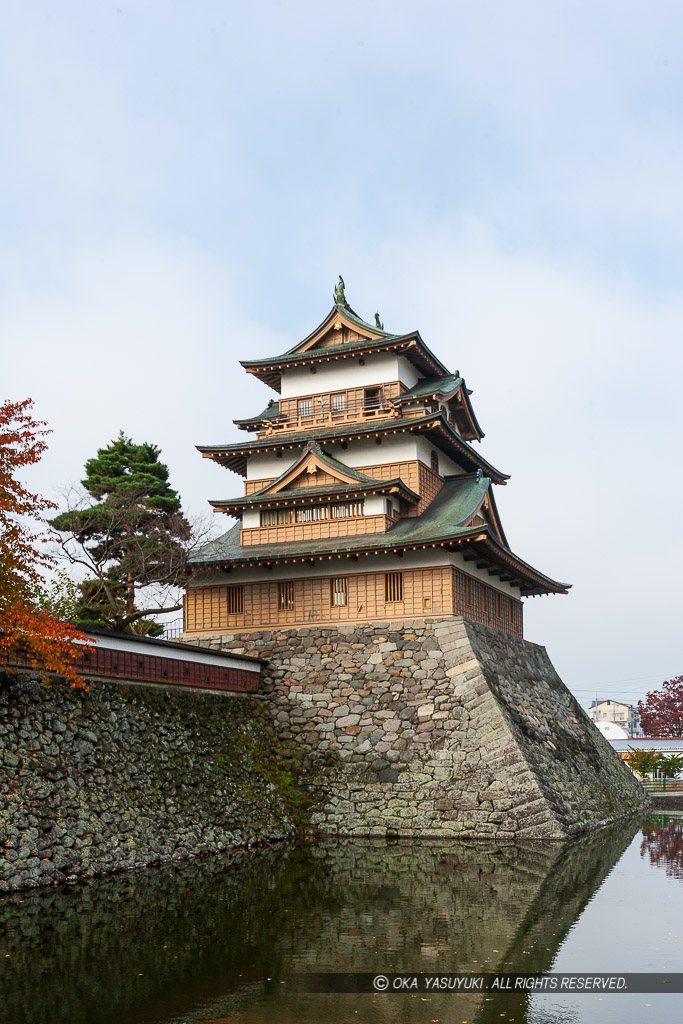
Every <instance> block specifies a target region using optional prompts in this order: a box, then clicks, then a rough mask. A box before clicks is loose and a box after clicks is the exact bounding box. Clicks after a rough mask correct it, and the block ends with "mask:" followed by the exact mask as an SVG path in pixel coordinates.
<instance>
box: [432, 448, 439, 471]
mask: <svg viewBox="0 0 683 1024" xmlns="http://www.w3.org/2000/svg"><path fill="white" fill-rule="evenodd" d="M432 471H433V472H434V473H438V472H439V456H438V454H437V453H436V452H432Z"/></svg>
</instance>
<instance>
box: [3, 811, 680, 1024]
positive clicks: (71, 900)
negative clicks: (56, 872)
mask: <svg viewBox="0 0 683 1024" xmlns="http://www.w3.org/2000/svg"><path fill="white" fill-rule="evenodd" d="M551 969H552V970H556V971H590V972H600V971H615V972H620V973H621V972H626V971H629V972H630V971H633V972H638V971H655V972H661V971H671V970H676V971H682V970H683V818H675V817H671V816H668V817H667V816H664V815H660V816H654V817H652V818H651V819H649V821H648V822H647V823H646V824H645V825H642V824H632V825H630V826H622V827H620V828H617V829H613V830H610V831H608V832H603V833H601V834H600V835H598V836H594V837H592V838H589V839H584V840H579V841H577V842H574V843H570V844H566V845H555V844H526V845H524V846H520V845H514V846H513V845H504V846H496V845H495V844H483V843H481V844H475V843H469V844H465V843H434V842H430V843H416V842H410V843H408V842H406V843H385V842H374V841H356V842H326V843H320V844H312V843H310V844H303V845H300V846H287V847H286V846H279V847H275V848H272V849H268V850H260V851H253V852H244V853H236V854H233V855H229V856H224V857H220V858H211V859H206V860H203V861H195V862H192V863H190V864H187V865H185V866H183V867H173V868H168V869H160V868H156V869H150V870H148V871H145V872H141V873H136V874H132V875H126V876H115V877H112V878H109V879H102V880H98V881H96V882H94V883H93V884H91V885H88V886H84V887H78V888H75V889H69V890H68V891H57V890H52V889H51V890H48V891H44V892H40V893H37V894H36V893H33V894H23V895H20V896H16V897H14V898H12V899H4V900H2V901H0V1024H43V1022H45V1024H48V1022H49V1024H181V1022H187V1024H200V1022H201V1024H208V1022H213V1024H260V1022H264V1021H273V1022H278V1024H280V1022H284V1024H287V1022H292V1024H294V1022H303V1024H308V1022H311V1024H313V1022H315V1024H347V1022H359V1021H360V1022H368V1024H374V1022H377V1024H380V1022H387V1024H389V1022H392V1024H393V1022H404V1021H405V1022H410V1024H412V1022H416V1024H418V1022H419V1024H432V1022H435V1021H436V1022H439V1024H451V1022H454V1024H462V1022H463V1021H467V1022H468V1024H475V1022H476V1024H484V1022H490V1021H497V1022H501V1021H505V1022H508V1021H512V1022H516V1024H521V1022H527V1024H550V1022H553V1024H560V1022H562V1024H570V1022H572V1024H574V1022H582V1024H583V1022H585V1024H593V1022H598V1024H600V1022H603V1021H604V1022H612V1021H614V1022H616V1021H620V1022H625V1024H629V1022H640V1021H653V1022H658V1024H668V1022H671V1024H674V1022H675V1024H679V1022H681V1021H683V996H679V995H675V994H659V993H658V994H656V995H652V996H649V995H623V994H622V995H609V994H608V995H604V996H600V995H597V994H594V993H590V994H585V995H576V996H556V995H555V994H547V995H541V994H535V995H531V996H529V997H528V996H525V995H519V994H510V995H500V996H496V997H494V998H487V997H486V996H485V995H484V994H475V995H472V994H460V995H450V994H434V995H427V996H426V995H424V994H422V995H420V994H410V995H408V994H406V995H393V994H386V995H384V994H375V995H350V994H349V995H325V994H320V995H319V994H316V995H312V994H304V993H300V992H296V991H294V990H293V986H292V978H293V976H294V975H296V974H301V973H305V972H318V971H371V972H387V973H388V972H398V971H418V972H433V971H448V972H451V971H478V970H491V971H495V970H504V971H528V972H536V971H546V970H551Z"/></svg>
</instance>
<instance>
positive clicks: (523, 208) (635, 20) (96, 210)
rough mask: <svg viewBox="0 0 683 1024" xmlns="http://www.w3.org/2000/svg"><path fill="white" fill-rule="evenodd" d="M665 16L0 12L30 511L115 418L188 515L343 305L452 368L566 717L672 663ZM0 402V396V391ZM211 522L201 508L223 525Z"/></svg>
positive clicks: (674, 111)
mask: <svg viewBox="0 0 683 1024" xmlns="http://www.w3.org/2000/svg"><path fill="white" fill-rule="evenodd" d="M682 35H683V8H682V7H681V5H680V3H677V2H673V0H672V2H668V0H656V2H655V3H651V4H648V5H646V4H644V3H642V2H641V3H634V2H629V0H620V2H618V3H617V2H612V0H591V2H590V3H589V2H585V0H576V2H574V3H572V4H567V3H559V2H553V0H534V2H530V0H517V2H516V3H514V4H504V3H501V2H498V3H492V2H487V0H477V2H476V3H475V2H474V0H467V2H465V0H450V2H449V3H446V2H439V3H436V2H431V0H426V2H422V3H421V4H419V5H418V4H415V3H408V2H404V0H392V2H391V3H389V2H384V0H365V2H363V3H359V2H356V0H349V2H347V3H345V4H343V5H323V4H320V3H313V2H303V0H289V2H288V3H287V4H283V3H277V2H261V3H253V4H237V3H234V2H232V3H231V2H223V3H219V2H217V0H194V2H193V3H192V4H185V3H180V2H178V0H165V2H164V3H162V2H158V0H137V2H126V0H119V2H115V3H111V4H110V3H107V2H100V3H98V4H92V3H87V2H85V0H79V2H74V0H61V2H60V3H59V4H54V3H50V2H44V0H42V2H41V0H33V2H31V0H29V2H26V0H21V2H14V0H4V3H3V4H2V5H1V6H0V111H1V113H0V117H1V120H2V132H1V133H0V223H1V225H2V226H1V228H0V380H1V381H2V385H3V387H2V388H1V389H0V399H3V398H5V397H6V398H11V399H13V400H19V399H22V398H24V397H27V396H31V397H32V398H33V399H34V400H35V403H36V414H37V415H38V416H39V417H40V418H42V419H45V420H47V421H48V423H49V425H50V427H51V428H52V431H53V433H52V435H51V438H50V448H49V451H48V453H47V454H46V456H45V457H44V459H43V461H42V463H41V464H40V466H38V467H35V468H34V469H33V470H32V471H31V474H30V477H29V478H28V479H29V480H30V483H31V484H32V485H33V486H34V487H35V489H37V490H40V491H42V493H44V494H46V495H49V496H53V497H54V496H57V495H59V494H60V493H61V492H63V490H64V489H65V487H67V486H68V485H69V484H72V483H74V482H77V481H78V480H79V479H80V477H81V475H82V468H83V465H84V462H85V460H86V459H87V458H89V457H90V456H92V455H93V454H94V453H95V451H96V449H97V448H98V447H101V446H105V445H106V444H107V443H108V442H110V441H111V440H112V439H113V438H114V437H115V436H116V435H117V434H118V432H119V431H120V430H123V431H124V432H125V433H126V434H128V435H129V436H131V437H132V438H133V439H134V440H136V441H140V442H141V441H150V442H153V443H155V444H157V445H159V446H160V448H161V450H162V458H163V459H164V461H166V462H167V463H168V465H169V467H170V471H171V482H172V484H173V485H174V486H175V487H176V489H177V490H178V491H179V492H180V494H181V496H182V499H183V503H184V506H185V507H186V508H187V509H188V510H189V511H191V512H193V513H199V512H203V511H205V510H206V509H207V508H208V506H207V504H206V503H207V501H208V499H210V498H217V497H229V496H232V495H235V494H238V493H240V491H241V480H240V479H239V478H237V477H235V476H233V475H232V474H230V473H228V471H227V470H224V469H222V468H220V467H218V466H215V465H213V464H212V463H209V462H208V461H207V460H202V459H201V458H200V456H199V454H198V453H197V452H196V450H195V447H194V446H195V445H196V444H212V443H222V442H229V441H231V440H237V439H239V437H240V436H243V435H238V433H237V430H236V428H235V427H234V426H233V423H232V420H233V419H235V418H241V417H245V416H249V415H251V414H254V413H256V412H258V411H260V409H262V408H263V406H264V405H265V404H266V402H267V400H268V399H269V398H270V397H273V395H272V393H270V392H269V391H268V389H267V388H266V386H265V385H263V384H261V383H260V382H258V381H257V380H255V379H254V378H251V377H247V376H246V375H245V374H244V373H243V371H242V370H241V368H240V367H239V359H244V358H249V357H251V358H253V357H256V356H261V355H264V356H265V355H271V354H276V353H278V352H280V351H284V350H285V349H287V348H290V347H291V346H292V345H293V344H295V343H296V342H297V341H298V340H300V339H301V338H303V337H304V336H306V335H307V334H308V333H309V332H310V331H311V330H312V329H313V328H314V327H315V326H316V325H317V324H318V323H319V322H320V321H321V320H322V319H323V317H324V316H325V315H326V314H327V312H328V311H329V309H330V306H331V303H332V289H333V286H334V283H335V281H336V279H337V275H338V274H340V273H341V274H343V276H344V279H345V281H346V286H347V287H346V293H347V297H348V299H349V301H350V303H351V305H352V306H353V308H354V309H355V310H356V311H357V312H358V313H359V314H360V315H361V316H364V317H365V318H367V319H372V318H373V314H374V312H375V310H379V312H380V314H381V317H382V319H383V321H384V323H385V325H386V328H387V330H391V331H395V332H396V333H401V332H407V331H410V330H413V329H416V328H417V329H419V330H420V332H421V334H422V337H423V338H424V339H425V341H426V343H427V344H428V345H429V346H430V347H431V348H432V349H433V350H434V351H435V352H436V353H437V354H438V355H439V357H440V358H441V359H442V361H444V362H445V363H446V364H447V365H448V366H449V368H450V369H459V370H460V371H461V373H462V374H463V375H464V376H465V379H466V381H467V385H468V387H470V388H472V389H473V396H472V401H473V403H474V408H475V411H476V414H477V416H478V418H479V421H480V423H481V425H482V427H483V429H484V431H485V433H486V437H485V439H484V441H483V443H482V449H481V450H482V454H483V455H484V456H485V457H486V458H488V459H489V460H490V461H491V462H492V463H493V464H494V465H496V466H498V467H499V468H500V469H502V470H503V471H504V472H507V473H510V474H511V479H510V481H509V483H508V485H507V486H506V487H504V488H502V487H499V488H498V489H497V495H496V496H497V499H498V503H499V508H500V511H501V515H502V517H503V523H504V526H505V528H506V532H507V535H508V539H509V541H510V544H511V547H512V548H513V550H514V551H515V552H517V553H518V554H519V555H520V556H521V557H522V558H524V559H525V560H526V561H528V562H531V563H532V564H533V565H536V566H537V567H538V568H539V569H540V570H541V571H543V572H545V573H546V574H547V575H550V576H552V577H553V578H555V579H560V580H563V581H565V580H566V581H567V582H571V583H572V589H571V591H570V593H569V596H567V597H557V596H554V597H544V598H535V599H531V600H529V601H527V603H526V611H525V619H526V624H525V633H526V636H527V638H528V639H530V640H533V641H535V642H538V643H542V644H544V645H545V646H546V647H547V649H548V652H549V654H550V656H551V658H552V660H553V662H554V664H555V666H556V667H557V669H558V671H559V672H560V674H561V675H562V677H563V678H564V680H565V682H566V683H567V685H568V686H569V687H570V689H572V690H573V692H574V693H575V694H576V695H577V697H578V698H579V699H580V700H581V701H582V702H584V703H586V702H587V701H589V700H590V699H591V698H593V697H595V696H596V695H597V696H600V697H616V698H623V699H626V700H628V701H635V700H637V699H638V697H640V696H642V695H643V694H644V693H645V692H646V691H647V690H648V689H651V688H653V687H655V686H656V685H657V684H658V683H660V682H661V681H662V680H663V679H667V678H671V677H672V676H674V675H679V674H681V673H683V651H682V650H681V582H680V576H681V553H682V552H681V549H682V542H681V530H680V508H681V506H682V498H683V494H682V490H683V487H682V484H681V473H680V467H681V439H682V430H681V428H682V425H683V423H682V421H683V413H682V411H681V406H682V404H683V401H682V397H681V385H680V382H681V379H682V370H683V366H682V365H681V364H682V361H683V360H682V358H681V345H682V338H683V294H682V292H681V274H682V270H683V244H682V243H683V188H682V187H681V183H682V182H683V134H682V132H681V120H682V117H683V62H682V58H681V50H680V39H681V36H682ZM3 392H4V394H3ZM225 525H226V527H227V526H229V525H231V521H229V520H226V521H225Z"/></svg>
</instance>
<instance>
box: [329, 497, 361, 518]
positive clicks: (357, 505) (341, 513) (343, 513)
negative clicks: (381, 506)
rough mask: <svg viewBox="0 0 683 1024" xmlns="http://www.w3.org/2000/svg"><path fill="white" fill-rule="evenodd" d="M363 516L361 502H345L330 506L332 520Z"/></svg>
mask: <svg viewBox="0 0 683 1024" xmlns="http://www.w3.org/2000/svg"><path fill="white" fill-rule="evenodd" d="M362 515H363V502H362V501H345V502H344V504H343V505H333V506H332V518H333V519H346V518H347V516H362Z"/></svg>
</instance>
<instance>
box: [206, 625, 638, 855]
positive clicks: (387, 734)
mask: <svg viewBox="0 0 683 1024" xmlns="http://www.w3.org/2000/svg"><path fill="white" fill-rule="evenodd" d="M200 642H201V643H202V644H203V645H208V646H211V647H215V648H217V649H222V650H226V651H242V652H247V653H258V654H259V655H260V656H261V657H264V658H267V659H268V660H269V665H268V667H267V669H266V670H265V680H264V684H263V686H264V689H265V692H266V694H267V695H268V696H269V697H270V700H271V711H272V715H273V718H274V720H275V723H276V725H277V728H278V731H279V734H280V740H281V743H282V745H283V748H284V750H285V751H286V752H287V754H288V755H289V756H290V757H291V758H292V759H293V760H294V761H295V762H298V764H299V765H300V766H301V767H302V768H305V769H306V770H308V771H309V772H311V773H312V775H311V785H312V788H313V790H314V794H315V806H314V809H313V814H312V819H311V820H312V823H313V824H314V825H315V826H316V827H317V829H318V830H319V832H320V833H323V834H338V835H352V836H364V835H369V836H374V835H387V834H389V835H392V834H393V835H399V836H422V837H433V838H443V837H445V836H459V837H463V838H464V837H470V838H477V839H482V838H499V839H500V838H505V839H514V838H550V839H563V838H567V837H571V836H575V835H579V834H582V833H585V832H591V831H594V830H596V829H598V828H600V827H602V826H604V825H606V824H608V823H610V822H612V821H615V820H617V819H619V818H622V817H626V816H628V815H632V814H634V813H637V812H638V811H639V810H641V809H642V808H644V807H645V806H646V805H647V802H648V801H647V797H646V795H645V793H644V791H643V787H642V786H641V785H640V784H639V783H638V782H637V781H636V780H635V779H634V777H633V776H632V775H631V773H630V772H629V771H628V769H627V768H626V767H625V765H624V764H623V763H622V762H621V761H620V759H619V758H618V756H617V755H616V754H615V752H614V751H613V750H612V749H611V747H610V745H609V743H608V742H607V741H606V740H605V739H604V738H603V737H602V736H601V735H600V733H599V732H598V731H597V730H596V729H595V727H594V726H593V725H592V723H591V722H590V721H589V719H588V717H587V715H586V714H585V712H584V711H583V710H582V709H581V707H580V706H579V705H578V703H577V702H576V700H575V698H574V697H573V696H572V695H571V694H570V692H569V691H568V690H567V688H566V687H565V686H564V684H563V683H562V681H561V680H560V678H559V677H558V675H557V673H556V672H555V670H554V668H553V666H552V664H551V663H550V660H549V658H548V656H547V654H546V651H545V648H543V647H539V646H538V645H536V644H531V643H528V642H526V641H524V640H519V639H516V638H515V637H511V636H509V635H507V634H505V633H501V632H499V631H497V630H492V629H487V628H485V627H483V626H479V625H477V624H475V623H473V622H470V621H469V620H466V619H463V618H452V619H432V620H429V619H426V620H425V619H422V620H415V621H412V622H406V623H404V624H402V625H398V624H396V623H388V622H386V623H374V624H361V625H340V626H339V627H336V628H323V627H318V628H316V627H311V628H306V629H292V630H282V631H266V632H250V633H244V634H241V635H239V634H233V635H222V636H217V637H212V638H205V639H203V640H202V641H200Z"/></svg>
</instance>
